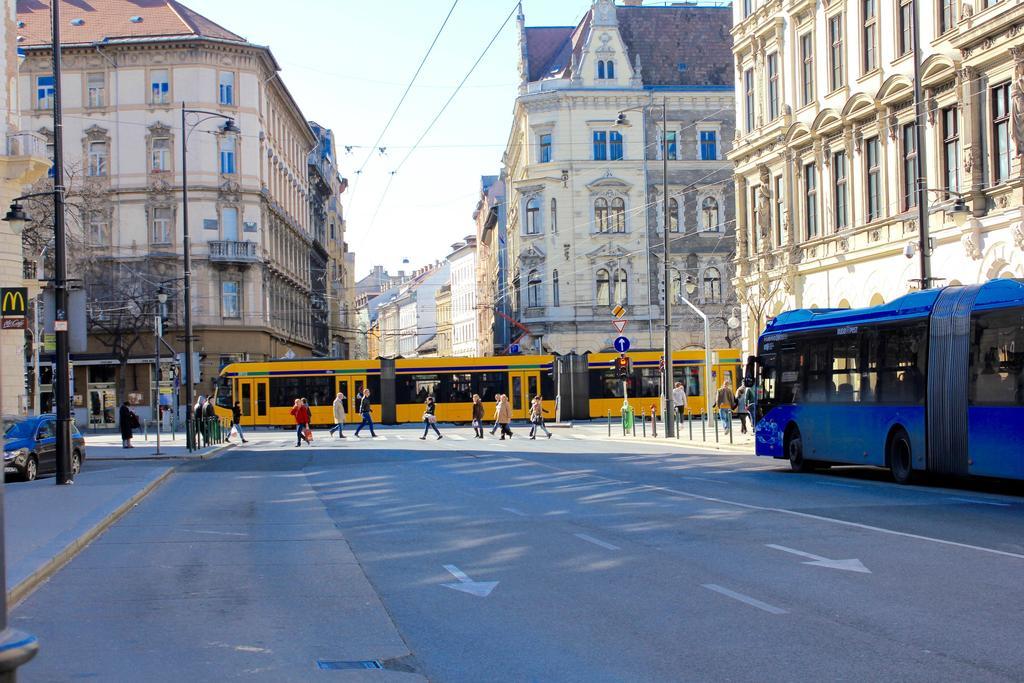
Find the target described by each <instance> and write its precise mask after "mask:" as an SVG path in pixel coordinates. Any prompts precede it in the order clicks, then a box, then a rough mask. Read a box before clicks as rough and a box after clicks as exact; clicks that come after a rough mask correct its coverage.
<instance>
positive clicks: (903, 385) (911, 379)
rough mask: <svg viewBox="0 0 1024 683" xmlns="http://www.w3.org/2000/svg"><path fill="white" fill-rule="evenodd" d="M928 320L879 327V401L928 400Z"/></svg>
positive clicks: (908, 401) (914, 401) (918, 402)
mask: <svg viewBox="0 0 1024 683" xmlns="http://www.w3.org/2000/svg"><path fill="white" fill-rule="evenodd" d="M927 334H928V324H927V322H921V323H916V324H914V323H910V324H904V325H901V326H899V327H881V328H879V329H878V358H879V363H878V365H879V367H878V400H879V401H883V402H886V403H910V404H920V403H924V370H923V368H924V363H925V360H926V347H927V341H926V340H927Z"/></svg>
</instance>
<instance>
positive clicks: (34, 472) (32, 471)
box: [22, 455, 39, 481]
mask: <svg viewBox="0 0 1024 683" xmlns="http://www.w3.org/2000/svg"><path fill="white" fill-rule="evenodd" d="M38 476H39V463H38V462H37V461H36V456H34V455H30V456H28V460H26V461H25V472H24V474H23V475H22V478H23V479H24V480H25V481H35V480H36V477H38Z"/></svg>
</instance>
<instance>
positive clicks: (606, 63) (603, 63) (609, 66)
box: [597, 59, 615, 81]
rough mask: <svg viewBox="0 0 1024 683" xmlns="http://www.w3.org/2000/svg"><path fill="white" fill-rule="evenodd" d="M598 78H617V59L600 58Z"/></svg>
mask: <svg viewBox="0 0 1024 683" xmlns="http://www.w3.org/2000/svg"><path fill="white" fill-rule="evenodd" d="M597 80H599V81H603V80H615V61H614V60H611V59H608V60H603V59H602V60H598V62H597Z"/></svg>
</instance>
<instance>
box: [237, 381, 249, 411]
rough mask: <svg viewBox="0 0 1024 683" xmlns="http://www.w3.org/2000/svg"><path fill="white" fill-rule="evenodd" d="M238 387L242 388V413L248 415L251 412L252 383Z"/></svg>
mask: <svg viewBox="0 0 1024 683" xmlns="http://www.w3.org/2000/svg"><path fill="white" fill-rule="evenodd" d="M239 388H240V389H241V390H242V400H241V403H242V406H241V407H242V415H244V416H245V417H249V416H250V415H251V414H252V385H251V384H248V383H246V384H242V385H241V386H240V387H239Z"/></svg>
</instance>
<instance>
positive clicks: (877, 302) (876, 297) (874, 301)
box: [868, 292, 885, 306]
mask: <svg viewBox="0 0 1024 683" xmlns="http://www.w3.org/2000/svg"><path fill="white" fill-rule="evenodd" d="M884 303H885V298H884V297H883V296H882V295H881V294H879V293H878V292H875V293H874V294H872V295H871V303H869V304H868V305H869V306H881V305H882V304H884Z"/></svg>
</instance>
